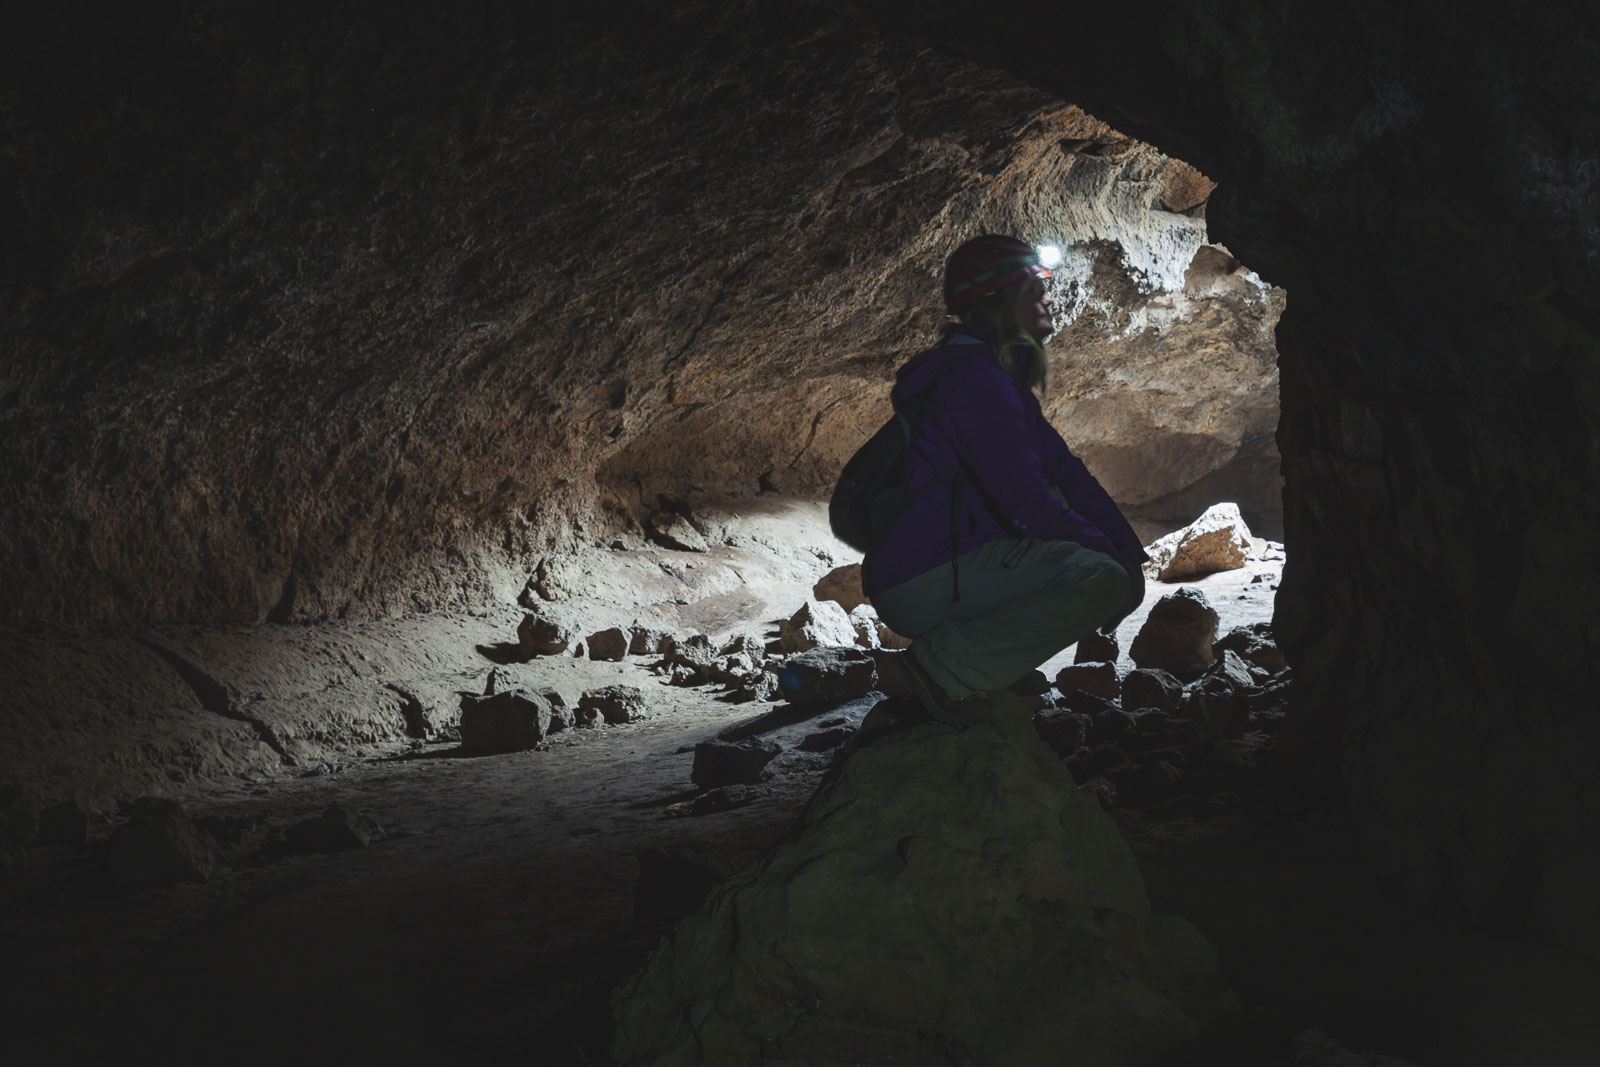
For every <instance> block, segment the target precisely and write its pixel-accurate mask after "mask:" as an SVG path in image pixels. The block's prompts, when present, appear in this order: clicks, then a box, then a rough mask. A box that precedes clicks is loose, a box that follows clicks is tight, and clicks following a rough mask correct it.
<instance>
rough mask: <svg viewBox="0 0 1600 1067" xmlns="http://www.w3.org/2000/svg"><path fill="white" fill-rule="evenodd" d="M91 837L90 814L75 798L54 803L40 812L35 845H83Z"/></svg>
mask: <svg viewBox="0 0 1600 1067" xmlns="http://www.w3.org/2000/svg"><path fill="white" fill-rule="evenodd" d="M88 839H89V815H88V813H87V812H85V811H84V810H83V808H82V807H80V806H79V804H78V802H77V801H75V800H69V801H66V802H64V803H61V804H52V805H50V806H49V807H48V808H45V809H44V810H42V811H40V812H39V830H38V832H37V833H36V834H34V837H33V843H34V844H35V845H72V846H81V845H82V844H84V842H86V841H87V840H88Z"/></svg>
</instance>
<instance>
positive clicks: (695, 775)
mask: <svg viewBox="0 0 1600 1067" xmlns="http://www.w3.org/2000/svg"><path fill="white" fill-rule="evenodd" d="M782 751H783V748H782V747H781V746H779V745H776V744H773V743H772V742H770V741H759V740H757V739H755V738H748V739H746V740H744V741H702V742H701V743H700V744H698V745H696V746H694V766H693V768H692V769H691V770H690V772H689V780H690V781H692V782H693V783H694V784H695V785H697V786H699V787H700V788H701V789H716V788H718V787H719V786H725V785H755V784H756V783H757V782H759V781H761V780H762V779H763V778H765V777H766V768H767V764H769V763H771V762H772V760H773V757H775V756H776V755H777V754H778V753H780V752H782Z"/></svg>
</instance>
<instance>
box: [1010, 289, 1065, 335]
mask: <svg viewBox="0 0 1600 1067" xmlns="http://www.w3.org/2000/svg"><path fill="white" fill-rule="evenodd" d="M1012 311H1013V313H1014V314H1015V316H1016V319H1017V326H1018V327H1019V328H1020V329H1021V330H1022V331H1023V332H1025V333H1027V334H1029V335H1030V336H1031V337H1032V338H1033V339H1034V340H1035V341H1038V342H1039V343H1040V344H1043V343H1044V339H1045V338H1046V337H1049V336H1050V335H1051V334H1052V333H1054V332H1055V328H1056V323H1055V315H1054V309H1053V308H1051V306H1050V295H1049V294H1048V293H1047V292H1045V288H1044V279H1042V278H1030V279H1029V280H1028V284H1026V285H1024V286H1023V287H1022V291H1021V292H1020V293H1018V294H1017V303H1016V306H1015V307H1014V308H1013V309H1012Z"/></svg>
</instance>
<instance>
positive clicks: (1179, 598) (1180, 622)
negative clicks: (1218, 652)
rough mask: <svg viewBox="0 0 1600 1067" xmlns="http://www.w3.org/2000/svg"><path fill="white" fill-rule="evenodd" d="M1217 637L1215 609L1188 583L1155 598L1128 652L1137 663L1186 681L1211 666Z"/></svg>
mask: <svg viewBox="0 0 1600 1067" xmlns="http://www.w3.org/2000/svg"><path fill="white" fill-rule="evenodd" d="M1216 639H1217V613H1216V611H1215V609H1213V608H1212V607H1211V604H1210V602H1209V601H1207V600H1206V595H1205V594H1204V593H1202V592H1201V591H1200V590H1198V589H1195V588H1193V587H1189V586H1186V587H1184V588H1182V589H1179V590H1178V591H1177V592H1176V593H1169V594H1168V595H1166V596H1164V597H1162V598H1161V599H1160V600H1158V601H1156V604H1155V607H1153V608H1151V609H1150V614H1149V616H1148V617H1147V618H1146V619H1145V621H1144V625H1143V626H1141V627H1139V633H1138V635H1137V636H1135V637H1134V639H1133V645H1132V646H1131V647H1130V648H1129V649H1128V655H1129V656H1130V657H1132V659H1133V662H1134V665H1135V666H1138V667H1142V668H1144V667H1157V668H1160V669H1161V670H1164V671H1167V672H1169V673H1171V674H1173V675H1175V676H1177V677H1178V678H1179V679H1180V680H1182V681H1186V682H1187V681H1191V680H1193V679H1195V678H1198V677H1199V676H1200V675H1201V674H1202V673H1203V672H1204V671H1205V669H1206V668H1207V667H1209V666H1211V661H1212V659H1214V658H1215V654H1214V652H1213V651H1212V644H1213V642H1215V641H1216Z"/></svg>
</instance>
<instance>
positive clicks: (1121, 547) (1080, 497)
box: [1040, 415, 1150, 565]
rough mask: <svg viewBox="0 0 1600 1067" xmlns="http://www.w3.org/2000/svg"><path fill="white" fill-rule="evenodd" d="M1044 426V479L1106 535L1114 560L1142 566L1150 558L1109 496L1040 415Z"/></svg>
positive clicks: (1047, 421)
mask: <svg viewBox="0 0 1600 1067" xmlns="http://www.w3.org/2000/svg"><path fill="white" fill-rule="evenodd" d="M1040 421H1041V422H1043V423H1044V453H1045V456H1044V462H1043V469H1044V475H1045V477H1046V478H1048V479H1049V480H1050V481H1051V483H1052V484H1054V485H1055V486H1056V487H1058V488H1059V489H1060V490H1061V493H1062V495H1063V496H1065V497H1066V498H1067V504H1068V506H1070V507H1071V508H1073V509H1074V510H1076V511H1079V512H1081V513H1083V515H1084V516H1085V517H1087V518H1088V519H1089V521H1091V522H1093V523H1094V524H1095V526H1097V527H1099V528H1100V530H1101V531H1102V532H1103V533H1104V534H1105V535H1106V538H1107V539H1108V540H1109V541H1110V542H1111V544H1112V545H1113V546H1115V547H1116V549H1117V556H1118V557H1119V558H1121V559H1122V560H1124V561H1125V562H1127V563H1128V564H1129V565H1133V564H1139V563H1143V562H1144V561H1145V560H1147V559H1149V558H1150V555H1149V553H1147V552H1146V551H1145V550H1144V545H1143V544H1141V543H1140V541H1139V535H1138V534H1137V533H1135V532H1134V530H1133V527H1132V526H1130V525H1129V524H1128V520H1127V519H1125V518H1124V517H1123V515H1122V510H1121V509H1120V508H1118V507H1117V505H1116V502H1115V501H1114V500H1112V499H1111V495H1110V494H1109V493H1107V492H1106V491H1105V490H1104V489H1103V488H1101V486H1100V482H1099V481H1098V480H1096V478H1095V476H1094V475H1092V474H1090V473H1089V468H1088V467H1086V466H1084V464H1083V460H1081V459H1079V458H1078V457H1077V456H1074V455H1073V454H1072V450H1071V449H1070V448H1068V447H1067V443H1066V441H1064V440H1062V438H1061V435H1060V434H1059V433H1057V432H1056V430H1055V427H1053V426H1051V425H1050V423H1049V420H1048V419H1045V418H1044V417H1043V416H1042V415H1041V416H1040Z"/></svg>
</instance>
